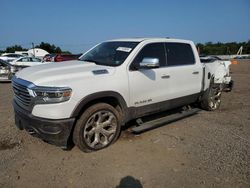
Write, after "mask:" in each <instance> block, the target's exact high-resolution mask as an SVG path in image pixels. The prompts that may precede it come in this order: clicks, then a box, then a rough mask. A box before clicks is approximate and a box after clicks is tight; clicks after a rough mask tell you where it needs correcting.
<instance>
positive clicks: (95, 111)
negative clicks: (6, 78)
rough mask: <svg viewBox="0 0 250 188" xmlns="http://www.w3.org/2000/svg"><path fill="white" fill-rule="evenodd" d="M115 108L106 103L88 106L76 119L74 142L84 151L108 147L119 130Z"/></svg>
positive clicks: (118, 119) (115, 138)
mask: <svg viewBox="0 0 250 188" xmlns="http://www.w3.org/2000/svg"><path fill="white" fill-rule="evenodd" d="M119 117H120V116H119V113H118V112H117V110H116V109H115V108H114V107H113V106H111V105H109V104H106V103H99V104H95V105H93V106H91V107H89V108H88V109H87V110H86V111H85V112H84V113H83V114H82V116H81V117H80V119H78V121H77V123H76V127H75V129H74V133H73V140H74V143H75V144H76V145H77V146H78V147H79V148H80V149H81V150H82V151H84V152H91V151H96V150H100V149H103V148H105V147H108V146H109V145H110V144H112V143H114V142H115V141H116V140H117V138H118V136H119V134H120V131H121V122H120V118H119Z"/></svg>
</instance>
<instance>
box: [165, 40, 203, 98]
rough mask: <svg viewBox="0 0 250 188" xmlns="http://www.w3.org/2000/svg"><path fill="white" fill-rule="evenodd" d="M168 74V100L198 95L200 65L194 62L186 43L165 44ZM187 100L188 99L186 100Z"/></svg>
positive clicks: (191, 49)
mask: <svg viewBox="0 0 250 188" xmlns="http://www.w3.org/2000/svg"><path fill="white" fill-rule="evenodd" d="M165 49H166V56H167V67H168V72H169V76H170V79H169V83H168V84H169V85H168V87H169V91H168V95H169V97H170V98H180V97H184V96H190V95H193V94H198V93H199V92H200V90H201V84H202V65H201V63H200V62H199V61H197V62H196V60H195V56H194V50H195V49H193V48H192V46H191V45H190V44H188V43H175V42H168V43H165ZM186 99H187V100H188V98H186Z"/></svg>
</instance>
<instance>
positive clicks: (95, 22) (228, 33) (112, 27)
mask: <svg viewBox="0 0 250 188" xmlns="http://www.w3.org/2000/svg"><path fill="white" fill-rule="evenodd" d="M0 10H1V11H0V18H1V23H0V49H5V47H6V46H10V45H14V44H19V45H22V46H23V47H26V48H30V47H31V43H32V42H34V43H35V44H39V43H40V42H42V41H44V42H49V43H53V44H55V45H58V46H60V47H61V48H62V49H63V50H69V51H71V52H74V53H78V52H83V51H85V50H86V49H88V48H90V47H91V46H93V45H94V44H96V43H99V42H101V41H104V40H109V39H113V38H124V37H126V38H127V37H172V38H183V39H190V40H193V41H194V42H195V43H198V42H201V43H204V42H208V41H212V42H217V41H220V42H231V41H247V40H250V0H151V1H147V0H99V1H97V0H96V1H95V0H92V1H91V0H89V1H83V0H82V1H81V0H0Z"/></svg>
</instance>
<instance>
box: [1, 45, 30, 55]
mask: <svg viewBox="0 0 250 188" xmlns="http://www.w3.org/2000/svg"><path fill="white" fill-rule="evenodd" d="M15 51H27V49H26V48H23V47H22V46H20V45H14V46H10V47H7V48H6V50H5V52H6V53H14V52H15Z"/></svg>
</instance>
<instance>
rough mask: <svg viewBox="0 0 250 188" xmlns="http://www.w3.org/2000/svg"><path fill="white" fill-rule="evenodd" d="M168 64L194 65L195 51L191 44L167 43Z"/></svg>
mask: <svg viewBox="0 0 250 188" xmlns="http://www.w3.org/2000/svg"><path fill="white" fill-rule="evenodd" d="M166 54H167V65H168V66H176V65H192V64H195V59H194V53H193V50H192V48H191V46H190V45H189V44H185V43H166Z"/></svg>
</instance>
